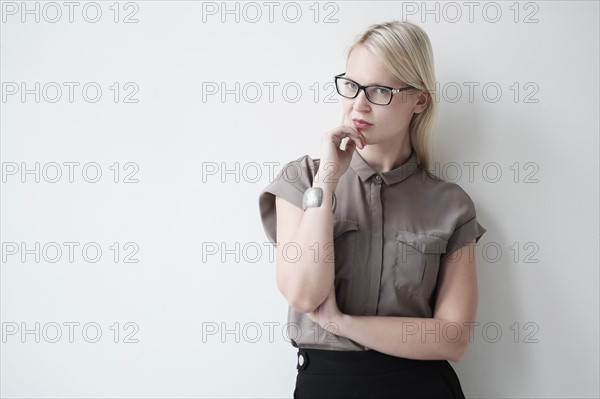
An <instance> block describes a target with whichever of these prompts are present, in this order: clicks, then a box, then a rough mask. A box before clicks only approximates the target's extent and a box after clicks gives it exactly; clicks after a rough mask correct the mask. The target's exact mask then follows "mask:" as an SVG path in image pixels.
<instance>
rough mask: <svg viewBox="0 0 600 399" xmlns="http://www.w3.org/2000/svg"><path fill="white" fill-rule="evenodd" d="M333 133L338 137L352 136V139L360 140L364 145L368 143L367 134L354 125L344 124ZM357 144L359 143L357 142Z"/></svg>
mask: <svg viewBox="0 0 600 399" xmlns="http://www.w3.org/2000/svg"><path fill="white" fill-rule="evenodd" d="M333 135H334V136H336V137H350V138H351V139H352V140H360V144H362V145H363V147H364V146H365V145H366V144H367V140H366V138H365V136H364V135H363V134H362V133H361V132H359V131H358V130H356V129H355V128H354V127H353V126H349V125H342V126H340V127H339V128H338V129H335V130H334V131H333ZM357 144H359V143H358V142H357ZM363 147H361V148H363Z"/></svg>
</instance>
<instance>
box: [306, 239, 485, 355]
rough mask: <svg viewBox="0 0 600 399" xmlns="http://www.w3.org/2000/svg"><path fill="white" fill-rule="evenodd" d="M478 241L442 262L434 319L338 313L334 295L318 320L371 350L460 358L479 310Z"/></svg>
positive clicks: (312, 314) (323, 307) (316, 318)
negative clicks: (476, 253)
mask: <svg viewBox="0 0 600 399" xmlns="http://www.w3.org/2000/svg"><path fill="white" fill-rule="evenodd" d="M474 248H475V240H472V241H471V242H470V243H469V244H468V245H466V246H463V247H462V248H460V249H458V250H457V251H456V252H454V253H453V254H452V255H450V256H448V257H447V258H446V260H445V261H444V262H443V263H442V265H440V272H439V276H438V284H437V299H436V304H435V311H434V314H433V317H432V318H419V317H387V316H352V315H346V314H342V313H340V312H339V309H337V305H336V304H335V295H334V293H333V294H330V295H329V296H328V297H327V300H326V301H325V303H323V304H322V305H321V306H322V308H321V307H320V308H319V309H317V312H316V313H311V315H310V316H311V318H313V317H314V319H313V320H314V321H317V322H318V323H319V324H321V325H322V326H324V325H325V324H326V323H327V321H333V323H335V324H333V326H335V327H337V331H331V329H330V328H328V329H329V330H330V331H331V332H332V333H334V334H336V335H340V336H343V337H347V338H349V339H351V340H353V341H356V342H358V343H360V344H362V345H365V346H366V347H368V348H370V349H374V350H376V351H379V352H383V353H386V354H389V355H392V356H400V357H405V358H410V359H428V360H435V359H447V360H452V361H460V360H461V359H462V358H463V357H464V355H465V353H466V350H467V347H468V345H469V342H470V340H471V337H470V333H471V332H472V325H473V323H474V322H475V317H476V314H477V301H478V299H477V297H478V290H477V274H476V262H475V257H474Z"/></svg>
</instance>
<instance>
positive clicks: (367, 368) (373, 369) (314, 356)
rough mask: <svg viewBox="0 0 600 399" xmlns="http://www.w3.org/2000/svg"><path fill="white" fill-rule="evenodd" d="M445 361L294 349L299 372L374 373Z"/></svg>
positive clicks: (354, 352) (357, 352)
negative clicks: (296, 352) (296, 354)
mask: <svg viewBox="0 0 600 399" xmlns="http://www.w3.org/2000/svg"><path fill="white" fill-rule="evenodd" d="M444 362H446V363H447V361H446V360H417V359H407V358H403V357H398V356H391V355H388V354H386V353H382V352H378V351H375V350H365V351H338V350H326V349H307V348H299V349H298V363H297V365H296V368H297V369H298V372H299V373H313V374H356V375H365V374H377V373H385V372H388V371H393V370H402V369H408V368H413V367H423V366H430V367H431V366H433V367H439V366H444V365H443V364H442V363H444Z"/></svg>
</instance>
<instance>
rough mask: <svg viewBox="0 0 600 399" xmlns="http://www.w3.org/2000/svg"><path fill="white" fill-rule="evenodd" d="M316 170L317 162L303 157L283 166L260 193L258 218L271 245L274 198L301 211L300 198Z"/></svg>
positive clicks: (274, 229) (274, 226) (274, 230)
mask: <svg viewBox="0 0 600 399" xmlns="http://www.w3.org/2000/svg"><path fill="white" fill-rule="evenodd" d="M317 169H318V160H313V159H312V158H311V157H310V156H309V155H304V156H302V157H300V158H298V159H296V160H294V161H290V162H288V163H287V164H285V165H284V166H283V168H281V171H280V172H279V173H278V174H277V176H276V177H275V179H274V180H273V181H272V182H271V183H269V184H268V185H267V186H266V187H265V188H264V189H263V190H262V191H261V192H260V194H259V197H258V208H259V211H260V218H261V221H262V225H263V229H264V231H265V233H266V235H267V238H268V239H269V241H271V242H272V243H273V244H275V243H276V242H277V213H276V207H275V197H276V196H280V197H282V198H283V199H285V200H287V201H289V202H291V203H292V204H294V205H296V206H297V207H298V208H301V209H302V197H303V195H304V192H305V191H306V189H307V188H309V187H312V184H313V178H314V176H315V174H316V171H317Z"/></svg>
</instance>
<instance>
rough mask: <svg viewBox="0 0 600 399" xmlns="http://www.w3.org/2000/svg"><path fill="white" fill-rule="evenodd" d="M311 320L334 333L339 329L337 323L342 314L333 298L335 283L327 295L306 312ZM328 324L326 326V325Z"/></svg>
mask: <svg viewBox="0 0 600 399" xmlns="http://www.w3.org/2000/svg"><path fill="white" fill-rule="evenodd" d="M306 315H307V316H308V317H309V318H310V319H311V320H312V321H314V322H315V323H317V324H319V325H320V326H321V327H323V328H325V329H326V330H328V331H331V332H332V333H334V334H335V331H338V330H339V327H338V323H339V320H340V318H341V317H342V316H343V314H342V312H341V311H340V308H339V307H338V305H337V301H336V299H335V285H332V287H331V289H330V290H329V295H327V298H325V300H324V301H323V303H322V304H320V305H319V307H317V308H316V309H315V310H314V311H312V312H310V313H307V314H306ZM328 323H329V325H328V326H327V328H326V325H327V324H328Z"/></svg>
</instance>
